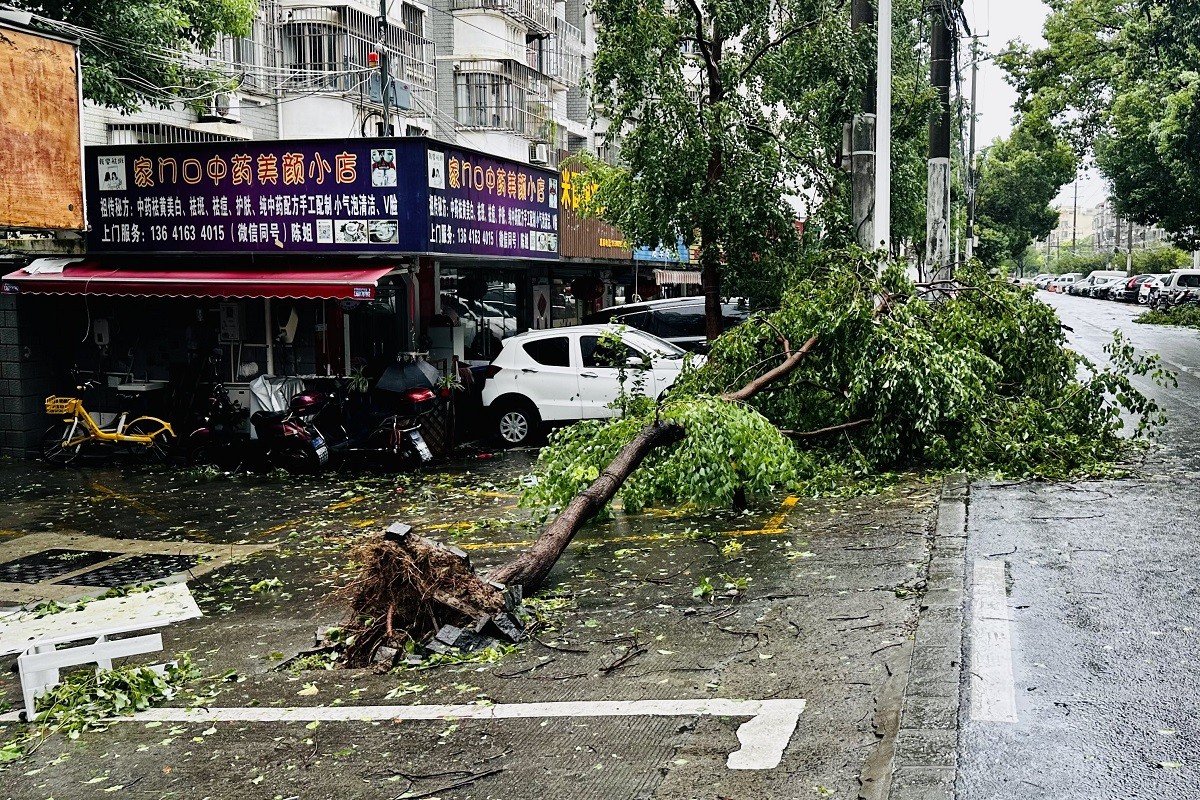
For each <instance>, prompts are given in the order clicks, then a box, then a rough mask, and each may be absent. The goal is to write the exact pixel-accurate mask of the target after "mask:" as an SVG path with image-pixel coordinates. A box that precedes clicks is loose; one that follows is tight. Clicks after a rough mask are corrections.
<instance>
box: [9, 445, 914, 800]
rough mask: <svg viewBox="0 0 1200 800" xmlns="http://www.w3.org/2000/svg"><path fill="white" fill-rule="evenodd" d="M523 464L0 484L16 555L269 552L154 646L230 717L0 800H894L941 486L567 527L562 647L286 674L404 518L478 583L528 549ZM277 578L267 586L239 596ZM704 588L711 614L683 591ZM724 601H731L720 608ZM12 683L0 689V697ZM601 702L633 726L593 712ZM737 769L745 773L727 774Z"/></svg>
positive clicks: (66, 767)
mask: <svg viewBox="0 0 1200 800" xmlns="http://www.w3.org/2000/svg"><path fill="white" fill-rule="evenodd" d="M528 466H529V461H528V457H526V456H521V455H520V454H509V455H508V456H507V457H506V458H503V459H498V460H496V461H492V462H477V463H474V464H470V465H464V467H463V469H460V470H456V471H454V472H452V473H447V474H430V475H425V476H419V477H416V478H413V477H404V476H401V477H400V478H399V479H397V478H395V477H391V478H370V479H362V478H356V479H349V480H347V481H345V482H342V483H340V484H339V483H336V482H315V481H314V482H311V483H307V484H304V485H303V486H302V487H300V491H297V487H295V486H294V485H290V484H271V483H267V482H263V481H261V480H252V481H249V482H245V483H242V482H234V483H233V484H230V483H229V482H220V481H217V482H212V483H203V482H198V481H196V480H195V479H191V480H190V482H189V481H187V480H184V479H182V478H178V479H171V480H169V481H166V482H165V483H166V486H165V487H164V486H163V483H164V482H163V480H162V478H161V476H159V477H158V478H155V477H154V476H141V475H133V476H122V475H121V474H120V473H117V472H115V471H110V472H106V473H98V472H92V473H87V474H80V473H71V472H65V471H59V472H54V473H45V474H40V473H36V472H35V473H33V474H25V475H23V476H17V475H16V474H14V472H13V471H14V470H15V471H16V472H21V470H25V469H28V468H27V467H25V466H14V465H11V464H8V465H5V466H4V467H3V469H0V483H5V482H7V483H9V484H10V485H21V486H24V487H41V488H26V489H25V490H24V491H23V494H21V495H20V496H19V497H18V498H17V502H16V503H15V504H14V505H13V506H12V507H11V508H9V509H6V510H5V511H2V512H0V528H3V529H5V534H6V535H7V536H10V537H12V538H13V539H14V540H15V541H20V539H19V537H20V536H22V535H23V533H24V532H25V531H29V530H38V531H45V530H46V529H47V527H48V526H53V529H54V530H59V529H70V530H73V531H80V532H84V533H94V534H97V535H105V536H123V537H132V536H135V535H136V536H138V537H145V538H151V539H159V540H168V541H179V542H183V541H214V542H221V543H225V544H229V543H234V542H237V543H243V544H245V543H252V544H258V545H267V544H274V545H277V547H276V548H274V549H269V550H264V551H263V552H260V553H258V554H257V555H254V556H252V557H251V558H249V559H245V560H241V561H237V562H235V563H232V564H226V565H224V566H222V567H220V568H219V569H214V570H213V571H210V572H208V573H206V574H203V575H200V576H198V577H197V579H196V580H194V581H192V582H191V583H190V585H191V586H192V588H193V591H194V593H195V594H196V596H197V599H198V601H199V602H200V605H201V608H202V610H203V611H204V612H205V614H206V616H205V617H204V618H203V619H199V620H195V621H192V622H188V623H184V624H181V625H178V626H175V627H173V628H170V629H167V630H165V631H164V639H165V640H166V649H167V652H168V653H172V652H181V651H188V652H190V653H191V654H192V658H193V660H194V661H195V662H196V663H197V664H198V665H199V666H200V667H201V668H202V669H203V671H204V672H205V674H207V675H209V676H222V675H224V676H226V678H227V679H226V680H224V681H221V682H219V683H218V684H217V686H218V688H219V689H220V693H219V694H218V695H217V696H216V697H215V698H214V699H213V700H212V701H211V703H210V705H211V706H212V707H213V708H214V709H227V710H222V711H215V710H214V711H213V712H210V713H209V714H207V715H205V713H204V712H193V713H195V714H196V715H195V716H192V714H189V713H188V712H186V710H183V709H179V710H176V711H171V710H159V711H155V712H151V713H152V714H157V715H159V716H158V717H157V718H156V717H153V716H149V717H144V718H136V719H134V720H133V721H128V722H120V723H117V724H114V725H113V726H112V727H110V728H109V729H108V730H106V731H103V732H94V733H88V734H85V735H83V736H82V737H81V738H79V739H78V740H75V741H67V740H65V739H52V740H50V741H48V742H47V743H46V744H45V745H44V746H43V747H42V748H41V749H39V750H38V751H37V752H36V753H35V754H34V755H33V756H32V757H31V758H30V759H28V760H27V761H25V762H21V763H19V764H17V765H16V766H15V767H12V768H10V769H9V770H8V772H7V774H6V775H5V777H4V787H5V788H4V789H3V790H0V796H7V797H13V798H39V800H44V798H46V797H50V796H53V797H55V798H59V800H62V798H72V797H94V796H97V793H98V790H104V789H112V787H116V786H120V787H122V788H121V789H119V790H115V792H114V793H116V792H119V793H120V794H119V795H118V796H131V797H138V796H145V797H160V796H167V797H169V796H176V797H188V798H192V797H205V796H208V797H214V798H217V797H231V796H234V795H237V796H239V797H244V798H247V799H249V798H259V797H262V798H276V797H278V798H287V797H298V798H325V797H329V798H333V797H337V798H357V797H361V798H378V797H399V796H403V795H404V794H405V793H406V792H409V793H411V795H420V794H422V793H424V792H428V791H433V794H432V795H431V796H437V797H442V798H444V799H448V798H468V797H469V798H484V797H495V798H508V799H509V800H513V799H514V798H516V799H519V798H535V797H541V796H543V795H546V796H560V797H571V798H597V799H600V798H603V799H604V800H611V799H612V798H651V797H653V798H672V799H674V798H679V800H685V799H686V798H711V799H712V800H716V799H717V798H722V797H725V798H738V799H739V800H740V798H747V797H756V798H780V799H781V800H782V798H797V797H810V796H811V797H835V798H845V800H854V799H855V798H859V797H863V798H877V800H884V798H886V797H888V794H887V792H888V783H889V777H890V773H891V759H892V752H891V744H892V742H893V739H894V736H895V733H896V730H897V727H898V723H899V720H900V710H901V700H902V697H903V694H904V687H905V685H906V683H908V682H909V679H908V669H909V663H910V661H911V660H912V658H913V655H912V652H913V651H912V648H913V639H912V637H913V635H914V630H916V621H917V612H918V608H919V604H920V600H919V596H920V594H919V593H920V590H922V589H923V588H924V582H925V580H926V577H927V569H928V565H929V564H930V550H929V543H930V534H931V532H932V528H933V518H934V511H935V503H936V500H937V495H938V488H937V487H935V486H930V485H925V484H911V485H905V486H901V487H899V488H897V489H896V490H894V491H893V492H891V493H888V494H885V495H881V496H877V497H870V498H855V499H845V500H824V501H809V500H803V499H801V500H795V499H794V498H791V499H787V501H786V502H783V503H782V504H781V505H779V506H778V507H777V508H774V509H766V510H763V511H761V512H756V513H752V514H745V515H741V514H723V515H712V516H704V517H686V516H676V515H674V514H671V513H669V512H666V511H651V512H650V513H647V514H645V515H640V516H635V517H622V516H620V515H618V517H617V518H616V519H615V520H613V521H611V522H608V523H604V524H598V525H594V526H591V527H589V528H588V529H587V530H585V531H584V533H583V534H581V536H580V537H579V538H578V540H577V541H576V542H575V543H574V544H573V545H572V547H571V549H570V551H569V552H568V554H567V555H566V556H564V558H563V559H562V560H561V561H560V563H559V565H558V567H557V568H556V570H555V572H554V574H553V575H552V576H551V582H550V583H551V585H550V586H549V587H548V588H549V590H550V591H551V592H552V593H553V595H554V596H556V597H560V598H563V602H562V603H561V605H562V606H563V607H562V608H561V609H560V610H559V611H558V612H557V614H556V620H557V629H556V630H555V631H553V632H550V633H544V634H542V635H541V637H540V641H536V642H530V643H527V644H525V645H523V646H522V647H521V648H520V650H519V651H518V652H515V653H512V654H510V655H508V656H507V657H505V658H503V659H501V660H499V661H497V662H495V663H489V664H467V665H460V666H448V667H441V668H438V669H434V670H428V671H420V672H411V671H410V672H405V673H402V674H376V673H374V672H372V671H369V670H341V669H336V670H323V669H317V670H303V671H296V672H292V671H289V670H283V671H279V670H278V669H277V667H278V666H279V664H280V663H281V661H282V660H283V659H286V658H288V657H290V656H291V655H293V654H295V653H296V652H297V651H299V650H301V649H304V648H307V647H311V645H312V637H313V632H314V630H315V629H316V627H317V626H318V625H321V624H333V623H336V622H338V621H340V616H341V612H340V610H339V609H338V608H336V607H334V606H331V605H327V604H324V603H323V602H322V600H323V599H324V598H325V596H326V595H327V594H328V592H329V590H330V589H331V588H332V587H333V586H334V585H336V584H337V583H338V581H339V576H338V574H337V571H338V570H339V569H340V568H341V567H342V566H343V560H344V559H343V550H344V547H345V546H346V545H347V544H348V543H349V542H350V541H352V540H353V539H354V538H355V537H357V536H360V535H362V534H363V532H365V531H374V530H377V529H379V528H381V527H383V526H384V525H386V524H387V523H390V522H392V521H396V520H399V521H403V522H406V523H408V524H413V525H414V526H415V527H416V529H417V530H418V531H419V532H421V533H423V534H425V535H431V536H439V537H445V538H447V539H448V538H450V537H452V536H453V537H454V541H455V543H456V544H457V545H458V546H459V547H462V548H464V549H466V550H467V551H468V552H469V553H470V555H471V557H472V559H473V561H474V562H475V563H476V565H477V566H478V567H479V568H481V569H485V568H486V567H487V566H489V565H493V564H497V563H500V562H501V561H503V560H504V559H505V558H507V557H508V556H509V554H510V553H512V552H513V551H514V550H515V549H516V548H518V547H520V546H523V544H524V542H525V541H527V540H528V539H529V537H530V535H531V534H530V532H529V531H528V530H527V529H524V528H522V527H520V526H515V525H513V524H512V522H513V520H517V519H519V518H520V516H521V515H520V512H519V511H518V510H517V509H515V508H514V507H513V504H514V502H515V497H514V496H513V495H512V494H511V493H510V492H511V490H512V487H513V486H514V485H515V478H516V477H517V476H519V475H520V474H521V473H522V472H523V471H525V470H527V469H528ZM97 486H102V487H104V488H103V489H98V488H96V487H97ZM289 503H291V505H290V507H289V505H288V504H289ZM213 509H217V510H213ZM233 509H240V510H242V511H241V512H240V513H239V514H236V515H234V517H235V518H234V519H230V518H229V517H230V513H231V510H233ZM245 509H253V510H255V512H256V513H257V514H258V518H257V519H255V520H253V521H248V520H246V519H245V516H244V514H245ZM80 511H82V512H83V513H77V512H80ZM202 537H203V538H202ZM739 546H740V547H739ZM933 563H934V565H935V572H934V575H935V576H936V574H937V573H936V566H937V562H936V561H935V562H933ZM271 577H278V578H279V579H280V581H281V584H282V585H281V586H280V587H279V588H277V589H275V590H271V591H258V592H252V591H250V589H249V587H250V586H252V585H254V584H256V583H258V582H259V581H262V580H264V579H267V578H271ZM706 584H711V585H712V586H713V587H714V589H715V592H714V594H715V595H716V597H715V598H714V597H711V596H697V592H698V591H699V587H702V586H704V585H706ZM726 584H730V585H732V586H734V587H741V591H737V590H736V588H735V590H734V592H733V594H734V595H735V596H730V597H726V596H722V595H724V594H725V593H726V591H727V590H726V589H725V586H726ZM920 636H921V634H920V633H917V640H918V644H919V643H920ZM914 677H915V673H914ZM15 684H16V681H15V679H14V678H13V677H12V676H10V677H9V678H8V679H6V680H5V681H4V682H3V686H4V689H5V694H6V696H8V697H9V699H10V701H11V699H12V697H13V693H14V691H15ZM314 689H315V692H314V691H313V690H314ZM614 701H621V702H628V703H630V704H633V705H628V706H626V705H622V706H604V705H599V706H598V705H597V703H601V702H610V703H611V702H614ZM725 701H728V702H725ZM745 701H751V702H745ZM764 701H768V702H764ZM776 701H777V702H776ZM799 701H803V702H802V703H801V702H799ZM394 706H404V707H407V708H393V707H394ZM414 706H421V707H423V708H414ZM429 706H458V708H454V709H435V710H434V711H430V710H429V708H428V707H429ZM286 709H296V710H294V711H287V710H286ZM471 709H480V710H478V711H472V710H471ZM447 711H448V712H450V713H449V715H447V714H445V713H439V712H447ZM609 711H615V712H619V713H622V714H625V715H623V716H609V715H608V714H607V712H609ZM797 711H799V716H798V719H797V717H796V712H797ZM601 712H605V713H601ZM431 716H432V717H436V718H428V717H431ZM364 718H369V719H364ZM181 719H187V720H188V721H179V720H181ZM789 720H790V721H789ZM314 722H316V723H318V724H313V723H314ZM747 723H751V724H747ZM0 735H2V734H0ZM747 739H749V742H747ZM901 741H902V742H903V739H902V740H901ZM773 748H774V750H776V751H778V750H780V749H782V753H781V754H780V753H777V754H776V755H775V756H774V759H775V761H776V762H777V764H776V765H771V762H772V750H773ZM734 753H739V754H740V755H738V756H737V757H735V758H734V760H733V762H732V765H734V766H737V765H738V764H739V760H740V765H741V766H742V767H749V768H740V769H731V768H730V767H731V762H730V757H731V754H734ZM900 753H903V749H901V751H900ZM422 776H427V777H422ZM456 782H462V785H461V786H458V787H456V788H448V789H443V788H442V787H445V786H449V785H451V784H454V783H456ZM411 795H410V796H411ZM893 796H895V795H893Z"/></svg>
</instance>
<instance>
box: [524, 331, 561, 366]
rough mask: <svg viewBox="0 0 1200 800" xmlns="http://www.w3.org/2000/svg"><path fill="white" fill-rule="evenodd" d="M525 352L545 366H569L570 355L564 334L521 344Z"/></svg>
mask: <svg viewBox="0 0 1200 800" xmlns="http://www.w3.org/2000/svg"><path fill="white" fill-rule="evenodd" d="M521 346H522V347H523V348H525V352H526V353H528V354H529V357H530V358H532V359H533V360H534V361H536V362H537V363H539V364H542V365H543V366H547V367H569V366H571V355H570V349H569V347H568V339H567V337H565V336H555V337H553V338H550V339H538V340H537V341H535V342H526V343H525V344H523V345H521Z"/></svg>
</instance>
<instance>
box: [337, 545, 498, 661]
mask: <svg viewBox="0 0 1200 800" xmlns="http://www.w3.org/2000/svg"><path fill="white" fill-rule="evenodd" d="M349 558H350V562H351V563H352V564H355V565H356V566H357V567H358V569H359V573H358V576H357V577H356V578H355V579H354V580H353V581H352V582H351V583H349V584H347V585H346V586H344V587H342V588H341V589H339V590H338V591H337V593H336V595H335V599H337V600H340V601H342V602H345V603H346V604H347V605H349V607H350V609H351V613H352V614H353V617H352V619H351V620H350V622H349V623H348V624H347V626H346V633H347V634H350V635H352V636H353V637H354V638H353V639H352V643H351V644H349V645H348V646H347V648H346V663H347V665H348V666H367V665H369V664H370V663H371V659H372V656H373V655H374V653H375V650H376V649H377V648H379V647H382V646H388V647H395V648H397V649H398V650H400V651H401V652H403V650H404V647H405V645H406V644H407V643H408V642H410V641H412V642H415V643H420V642H423V641H425V640H426V639H428V638H429V637H430V636H432V635H433V634H434V633H435V632H437V630H438V629H439V628H440V627H441V626H442V625H446V624H450V625H465V624H467V623H468V622H470V621H472V620H476V619H479V618H481V617H484V616H487V615H490V614H495V613H498V612H500V611H503V610H504V594H503V592H502V591H501V590H500V589H498V588H497V587H496V586H494V585H492V584H490V583H487V582H486V581H484V580H483V579H481V578H480V577H479V576H478V575H476V574H475V572H474V570H473V569H472V568H471V563H470V561H469V560H468V559H467V557H466V554H465V553H463V552H462V551H460V550H457V549H455V548H452V547H446V546H445V545H442V544H439V543H437V542H434V541H432V540H430V539H425V538H422V537H420V536H414V535H411V534H409V533H408V532H407V529H405V530H404V532H402V533H399V534H397V533H396V532H395V529H393V530H391V531H389V532H387V533H383V534H380V535H378V536H373V537H371V538H370V539H367V540H366V541H364V542H362V543H361V544H359V545H356V546H355V547H354V548H352V549H351V550H350V552H349Z"/></svg>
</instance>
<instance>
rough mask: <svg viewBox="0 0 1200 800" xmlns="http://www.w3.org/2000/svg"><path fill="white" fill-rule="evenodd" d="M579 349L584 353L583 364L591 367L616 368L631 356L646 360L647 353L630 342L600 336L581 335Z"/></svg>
mask: <svg viewBox="0 0 1200 800" xmlns="http://www.w3.org/2000/svg"><path fill="white" fill-rule="evenodd" d="M579 350H580V352H581V353H582V354H583V366H585V367H590V368H595V367H601V368H609V369H616V368H617V367H619V366H621V364H623V363H625V362H627V361H628V360H629V359H631V358H640V359H642V361H643V362H644V361H645V360H646V354H645V353H642V352H640V351H638V350H634V349H633V348H632V347H630V346H629V345H628V344H626V343H624V342H618V341H615V340H613V339H611V338H602V337H599V336H581V337H579Z"/></svg>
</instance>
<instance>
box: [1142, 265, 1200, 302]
mask: <svg viewBox="0 0 1200 800" xmlns="http://www.w3.org/2000/svg"><path fill="white" fill-rule="evenodd" d="M1157 277H1158V284H1159V286H1158V287H1157V289H1155V288H1151V290H1150V292H1149V293H1148V295H1147V298H1146V300H1147V302H1149V303H1150V304H1151V305H1155V306H1158V305H1168V304H1174V303H1176V302H1177V301H1178V300H1180V299H1181V298H1183V297H1184V296H1187V295H1192V294H1198V293H1200V269H1173V270H1171V271H1170V272H1169V273H1168V274H1166V275H1159V276H1157Z"/></svg>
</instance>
